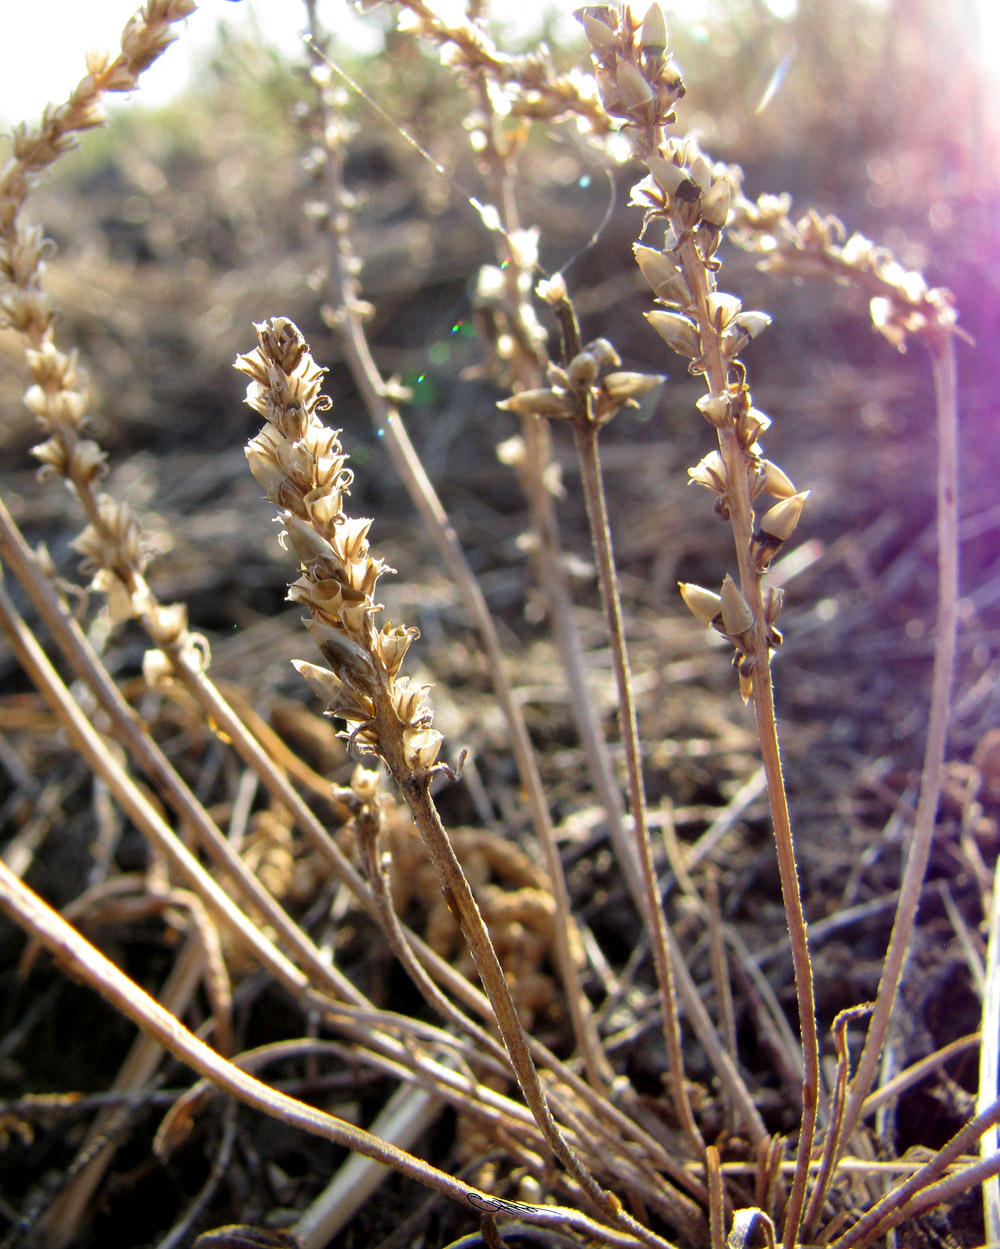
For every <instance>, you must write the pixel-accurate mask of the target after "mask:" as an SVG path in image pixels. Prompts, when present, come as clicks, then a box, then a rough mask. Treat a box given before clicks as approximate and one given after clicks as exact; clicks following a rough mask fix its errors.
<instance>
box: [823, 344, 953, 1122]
mask: <svg viewBox="0 0 1000 1249" xmlns="http://www.w3.org/2000/svg"><path fill="white" fill-rule="evenodd" d="M927 346H928V349H929V351H930V357H931V365H932V368H933V374H934V397H935V403H936V409H937V435H938V455H937V530H938V558H937V565H938V605H937V621H936V627H935V640H934V668H933V673H932V676H931V701H930V710H929V712H928V717H927V742H926V745H925V748H924V762H923V770H922V772H921V776H920V797H919V799H918V801H917V813H916V817H915V819H914V823H913V840H912V843H911V846H910V853H909V857H908V858H907V860H906V867H905V869H904V871H903V880H902V885H901V887H900V892H899V902H898V904H897V907H896V917H895V920H894V921H893V926H892V935H891V937H890V938H889V948H888V950H887V951H886V956H885V963H884V965H883V969H882V979H881V981H880V983H879V989H878V996H877V998H876V1000H875V1010H874V1011H873V1012H872V1020H871V1023H870V1025H869V1027H868V1035H867V1037H866V1038H865V1046H864V1050H863V1051H862V1054H861V1058H860V1060H859V1062H858V1069H857V1072H856V1074H855V1076H854V1079H853V1081H852V1082H851V1091H850V1095H849V1097H848V1101H847V1108H846V1110H845V1112H844V1129H843V1139H844V1140H845V1141H846V1140H847V1138H848V1137H849V1136H850V1134H851V1132H852V1131H853V1130H854V1127H855V1125H856V1124H857V1122H858V1119H859V1117H860V1115H861V1108H862V1105H863V1103H864V1100H865V1098H866V1097H867V1096H868V1094H869V1092H870V1091H871V1088H872V1085H873V1083H874V1080H875V1074H876V1070H877V1067H878V1063H879V1058H880V1056H881V1053H882V1047H883V1045H884V1043H885V1037H886V1033H887V1031H888V1029H889V1023H890V1020H891V1017H892V1011H893V1007H894V1006H895V1003H896V994H897V992H898V989H899V982H900V979H901V978H902V975H903V967H904V964H905V962H906V957H907V954H908V953H909V948H910V938H911V936H912V935H913V927H914V924H915V922H916V916H917V908H918V907H919V905H920V893H921V890H922V889H923V884H924V877H925V875H926V872H927V863H928V860H929V859H930V852H931V843H932V840H933V836H934V823H935V819H936V817H937V809H938V801H939V799H940V794H941V781H942V775H943V771H944V757H945V747H946V744H947V737H948V720H949V717H950V713H951V695H952V687H953V684H954V670H955V650H956V646H957V633H958V582H959V538H958V400H957V377H956V368H955V339H954V334H953V333H952V332H951V331H950V329H948V328H944V329H940V330H938V331H937V332H936V333H935V334H934V335H933V336H932V337H931V338H930V339H929V340H927Z"/></svg>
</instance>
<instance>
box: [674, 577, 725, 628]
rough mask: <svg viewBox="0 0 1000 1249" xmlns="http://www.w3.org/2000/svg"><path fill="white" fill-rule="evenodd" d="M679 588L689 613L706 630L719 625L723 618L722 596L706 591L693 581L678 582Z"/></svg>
mask: <svg viewBox="0 0 1000 1249" xmlns="http://www.w3.org/2000/svg"><path fill="white" fill-rule="evenodd" d="M677 588H678V589H679V590H680V592H681V598H682V599H683V600H684V602H685V604H686V606H687V608H688V611H690V613H691V615H692V616H694V618H695V619H696V620H700V621H701V623H702V624H703V625H704V626H705V627H706V628H711V627H712V626H713V625H716V626H717V625H718V622H719V621H720V620H721V616H722V598H721V596H720V595H718V594H715V593H713V592H712V591H711V590H706V589H705V588H704V587H703V586H700V585H695V584H694V583H693V582H691V581H678V583H677Z"/></svg>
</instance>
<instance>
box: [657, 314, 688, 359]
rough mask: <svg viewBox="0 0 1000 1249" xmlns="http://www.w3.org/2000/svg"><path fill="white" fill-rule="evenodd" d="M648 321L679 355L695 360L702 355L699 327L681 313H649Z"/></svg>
mask: <svg viewBox="0 0 1000 1249" xmlns="http://www.w3.org/2000/svg"><path fill="white" fill-rule="evenodd" d="M645 316H646V320H647V321H648V322H649V324H650V325H651V326H652V327H653V329H654V330H656V332H657V334H659V336H660V337H661V338H662V339H663V341H664V342H665V343H666V344H667V346H668V347H670V348H672V349H673V350H674V351H676V352H677V353H678V354H679V355H682V356H690V357H691V358H692V359H694V358H695V357H696V356H699V355H700V354H701V338H700V336H699V334H698V327H697V326H696V325H695V323H694V322H693V321H691V320H690V319H689V318H688V317H685V316H682V315H681V313H679V312H660V311H659V310H657V311H655V312H647V313H646V314H645Z"/></svg>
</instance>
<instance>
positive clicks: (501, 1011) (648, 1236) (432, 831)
mask: <svg viewBox="0 0 1000 1249" xmlns="http://www.w3.org/2000/svg"><path fill="white" fill-rule="evenodd" d="M382 750H383V752H384V755H385V759H386V763H387V765H388V767H389V769H390V771H391V772H392V775H393V779H394V780H395V782H396V784H397V785H398V786H399V789H400V792H401V793H402V794H403V797H404V798H405V800H406V804H407V806H408V807H409V808H410V811H411V813H412V815H413V819H414V822H415V823H416V825H417V828H418V829H419V830H420V835H421V837H422V838H423V840H424V844H425V845H426V847H427V850H428V852H429V854H430V856H431V859H432V861H433V863H434V866H435V868H436V869H437V872H438V876H439V878H440V880H441V885H442V888H443V889H444V892H445V897H446V899H447V901H448V905H449V907H450V909H451V911H452V913H453V914H454V915H455V917H456V919H457V920H458V922H459V924H460V926H461V929H462V934H463V936H464V937H465V941H466V944H467V945H468V947H469V950H470V952H471V954H472V957H473V959H474V960H475V963H476V968H477V970H478V972H479V978H480V980H481V981H482V984H483V988H484V989H485V991H486V995H487V997H488V998H489V999H490V1004H491V1006H492V1007H493V1011H494V1015H495V1017H496V1022H497V1027H498V1028H499V1030H500V1035H501V1036H502V1038H503V1042H504V1045H505V1046H506V1047H507V1053H508V1054H509V1055H510V1060H511V1065H512V1066H513V1068H514V1072H515V1074H516V1076H517V1082H518V1084H519V1085H520V1088H521V1092H522V1093H523V1094H524V1098H525V1101H526V1102H527V1103H528V1107H529V1109H530V1110H531V1113H532V1115H533V1116H534V1118H535V1122H536V1123H537V1124H538V1126H539V1128H540V1129H541V1131H542V1133H543V1135H544V1136H545V1139H546V1141H547V1142H548V1143H549V1146H550V1148H551V1149H552V1152H553V1153H554V1154H555V1155H556V1157H557V1158H558V1159H559V1160H560V1162H562V1163H563V1165H564V1166H565V1167H566V1169H567V1171H569V1173H570V1175H571V1176H572V1177H573V1179H575V1180H576V1182H577V1183H578V1184H579V1185H580V1188H581V1189H582V1190H583V1193H584V1195H585V1196H586V1197H587V1199H588V1200H589V1202H590V1204H591V1205H592V1207H593V1208H594V1209H595V1210H597V1211H599V1212H600V1214H601V1215H602V1216H603V1217H604V1218H607V1219H609V1220H611V1221H612V1222H613V1223H615V1224H617V1225H618V1226H619V1227H621V1228H622V1229H623V1230H627V1231H628V1232H630V1233H631V1234H632V1235H633V1236H635V1238H636V1239H637V1240H640V1241H642V1242H643V1243H644V1244H647V1245H650V1246H654V1247H656V1249H663V1246H664V1244H665V1242H664V1241H663V1240H662V1239H661V1238H660V1237H659V1236H657V1235H655V1233H653V1232H651V1231H649V1230H648V1229H646V1228H644V1227H643V1226H642V1225H641V1224H640V1223H638V1222H636V1220H635V1219H633V1218H632V1217H631V1216H630V1215H628V1214H626V1213H625V1211H624V1209H623V1208H622V1206H621V1203H620V1202H619V1201H618V1199H617V1197H615V1196H614V1195H613V1194H611V1193H609V1192H607V1191H606V1190H605V1189H604V1188H602V1187H601V1186H600V1185H599V1184H598V1183H597V1181H596V1180H595V1179H594V1177H593V1176H592V1175H591V1173H590V1172H589V1171H588V1170H587V1168H586V1167H585V1166H584V1165H583V1163H582V1162H581V1161H580V1159H579V1158H578V1157H577V1155H576V1154H575V1153H574V1151H573V1149H572V1148H571V1147H570V1145H569V1142H568V1141H567V1140H566V1138H565V1136H564V1135H563V1133H562V1130H561V1129H560V1127H559V1125H558V1124H557V1123H556V1121H555V1119H554V1118H553V1117H552V1111H551V1110H550V1109H549V1104H548V1099H547V1098H546V1096H545V1091H544V1089H543V1088H542V1082H541V1080H540V1078H539V1075H538V1070H537V1068H536V1067H535V1064H534V1062H533V1061H532V1058H531V1051H530V1048H529V1044H528V1038H527V1036H526V1034H525V1032H524V1028H523V1027H522V1025H521V1021H520V1019H519V1018H518V1015H517V1008H516V1007H515V1005H514V1000H513V998H512V997H511V994H510V989H509V988H508V986H507V981H506V979H505V978H504V974H503V968H502V967H501V966H500V961H499V959H498V958H497V955H496V951H495V949H494V948H493V942H492V941H491V940H490V936H489V933H488V932H487V930H486V924H485V923H484V921H483V917H482V914H481V913H480V910H479V907H478V905H477V903H476V899H475V897H474V896H473V893H472V889H471V887H470V886H469V882H468V879H467V878H466V875H465V873H464V872H463V871H462V866H461V864H460V863H459V861H458V858H457V856H456V854H455V851H454V848H453V846H452V844H451V839H450V838H449V836H448V833H447V831H446V830H445V827H444V825H443V824H442V823H441V817H440V816H439V815H438V812H437V808H436V807H435V805H434V802H433V800H432V798H431V796H430V775H429V773H427V772H413V771H411V770H410V769H409V768H408V767H407V766H406V765H405V764H404V763H401V762H400V761H399V760H397V759H396V758H394V756H395V755H396V753H397V752H396V751H395V750H394V749H393V744H392V742H391V741H390V740H388V735H387V734H386V735H384V736H383V739H382Z"/></svg>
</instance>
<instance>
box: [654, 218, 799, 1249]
mask: <svg viewBox="0 0 1000 1249" xmlns="http://www.w3.org/2000/svg"><path fill="white" fill-rule="evenodd" d="M673 224H674V229H675V232H676V234H677V237H678V238H679V239H681V240H682V241H681V242H680V244H679V253H680V258H681V264H682V266H683V269H684V275H685V278H686V280H687V285H688V290H689V291H690V293H691V295H692V298H693V301H694V309H693V312H694V315H695V318H696V320H697V323H698V329H699V332H700V336H701V343H702V348H703V352H704V364H705V371H706V375H707V379H708V383H709V389H710V392H711V394H712V396H713V397H718V398H722V397H723V396H724V395H725V394H726V393H727V381H728V368H727V366H726V364H725V361H724V359H723V356H722V349H721V344H720V341H719V334H718V331H717V330H716V328H715V326H714V325H713V323H712V318H711V316H710V314H709V309H708V294H709V284H708V274H707V272H706V268H705V265H704V263H703V261H702V258H701V256H700V254H699V252H698V249H697V246H696V244H695V242H694V239H693V238H692V237H691V235H690V233H689V232H686V231H685V229H684V226H683V223H682V222H681V221H679V220H675V221H674V223H673ZM718 435H719V451H720V454H721V456H722V459H723V461H724V463H725V466H726V473H727V479H728V483H729V487H728V490H727V493H726V504H727V507H728V511H729V517H730V523H731V524H732V529H733V538H734V541H735V545H736V558H737V561H738V564H739V572H740V589H741V591H742V593H743V597H744V598H745V599H746V601H747V603H748V604H749V606H750V610H751V612H752V613H753V617H754V620H755V622H756V629H755V631H754V632H755V654H754V656H753V661H754V667H753V704H754V716H755V720H756V725H757V737H758V740H759V741H760V750H761V760H762V762H763V765H764V774H765V777H766V778H767V793H768V800H769V803H770V808H771V824H772V828H773V833H774V843H775V850H776V853H777V859H778V873H779V876H780V878H781V893H782V898H783V899H784V905H785V922H786V924H787V927H788V937H789V943H790V946H791V953H792V965H793V969H794V974H795V992H796V998H797V1001H798V1009H799V1034H800V1036H801V1039H802V1060H803V1072H802V1119H801V1124H800V1127H799V1139H798V1150H797V1158H796V1167H795V1178H794V1180H793V1182H792V1188H791V1192H790V1194H789V1198H788V1205H787V1207H786V1211H785V1224H784V1229H783V1242H784V1249H794V1245H795V1241H796V1237H797V1234H798V1230H799V1221H800V1218H801V1215H802V1208H803V1205H804V1203H805V1196H806V1186H807V1184H808V1181H809V1163H810V1160H811V1158H812V1147H813V1139H814V1136H815V1131H816V1114H817V1106H818V1101H819V1083H820V1067H819V1037H818V1034H817V1029H816V1000H815V990H814V985H813V976H812V965H811V961H810V958H809V939H808V933H807V929H806V921H805V913H804V911H803V907H802V893H801V889H800V887H799V876H798V865H797V863H796V858H795V846H794V842H793V839H792V827H791V820H790V817H789V812H788V796H787V793H786V790H785V778H784V775H783V772H782V767H781V749H780V745H779V742H778V726H777V721H776V718H775V711H774V687H773V684H772V680H771V663H770V653H769V645H768V641H767V638H768V628H767V622H766V619H765V615H764V607H763V601H762V595H761V586H762V577H761V574H760V573H759V572H758V571H757V570H756V569H755V568H754V567H753V564H752V561H751V558H750V544H751V539H752V535H753V528H754V526H753V508H752V504H751V501H750V488H749V481H748V476H747V463H746V459H745V456H744V452H743V449H742V447H741V446H740V445H739V442H738V440H737V436H736V431H735V429H734V428H732V426H727V427H726V428H721V429H719V431H718Z"/></svg>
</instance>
